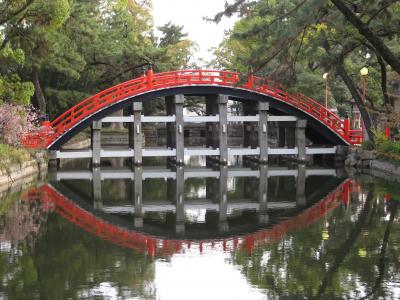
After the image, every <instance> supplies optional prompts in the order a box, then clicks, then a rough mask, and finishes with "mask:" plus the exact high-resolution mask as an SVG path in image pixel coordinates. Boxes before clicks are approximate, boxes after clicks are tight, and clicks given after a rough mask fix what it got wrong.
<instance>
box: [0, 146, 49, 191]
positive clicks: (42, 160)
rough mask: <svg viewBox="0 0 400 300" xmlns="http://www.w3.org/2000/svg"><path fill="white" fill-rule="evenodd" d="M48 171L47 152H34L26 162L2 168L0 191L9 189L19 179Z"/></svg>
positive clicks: (0, 171)
mask: <svg viewBox="0 0 400 300" xmlns="http://www.w3.org/2000/svg"><path fill="white" fill-rule="evenodd" d="M46 173H47V156H46V154H45V152H38V153H35V154H32V155H31V157H28V158H27V159H26V160H25V161H24V162H22V163H20V164H19V163H17V164H10V165H9V166H8V167H7V168H6V169H3V170H0V191H4V190H7V189H9V188H10V186H12V185H13V184H14V183H15V182H17V181H21V180H22V181H23V180H24V179H26V178H30V177H32V176H38V175H43V174H46Z"/></svg>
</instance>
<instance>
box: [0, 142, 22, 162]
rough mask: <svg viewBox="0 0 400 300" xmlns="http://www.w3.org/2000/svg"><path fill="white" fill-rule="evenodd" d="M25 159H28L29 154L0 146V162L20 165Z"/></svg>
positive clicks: (6, 146) (8, 146)
mask: <svg viewBox="0 0 400 300" xmlns="http://www.w3.org/2000/svg"><path fill="white" fill-rule="evenodd" d="M27 157H29V153H28V151H27V150H25V149H22V148H16V147H13V146H10V145H7V144H0V162H11V163H21V162H23V161H24V160H25V159H26V158H27Z"/></svg>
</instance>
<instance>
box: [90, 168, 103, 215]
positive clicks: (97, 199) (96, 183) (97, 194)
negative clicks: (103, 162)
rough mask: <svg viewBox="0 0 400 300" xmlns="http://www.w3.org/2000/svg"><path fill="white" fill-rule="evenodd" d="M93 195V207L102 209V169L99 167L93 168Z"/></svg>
mask: <svg viewBox="0 0 400 300" xmlns="http://www.w3.org/2000/svg"><path fill="white" fill-rule="evenodd" d="M92 196H93V208H94V209H95V210H101V209H102V208H103V201H102V199H101V170H100V168H99V167H95V168H93V169H92Z"/></svg>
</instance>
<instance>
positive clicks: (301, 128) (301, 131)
mask: <svg viewBox="0 0 400 300" xmlns="http://www.w3.org/2000/svg"><path fill="white" fill-rule="evenodd" d="M306 126H307V120H297V121H296V129H295V134H296V147H297V149H298V151H299V152H298V156H297V160H298V161H299V162H306V161H307V155H306Z"/></svg>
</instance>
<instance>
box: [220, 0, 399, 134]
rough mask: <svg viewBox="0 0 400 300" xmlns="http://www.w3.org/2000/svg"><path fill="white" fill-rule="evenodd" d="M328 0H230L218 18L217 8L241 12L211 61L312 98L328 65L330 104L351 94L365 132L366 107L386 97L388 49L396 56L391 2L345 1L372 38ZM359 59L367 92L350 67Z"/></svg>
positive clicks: (372, 108)
mask: <svg viewBox="0 0 400 300" xmlns="http://www.w3.org/2000/svg"><path fill="white" fill-rule="evenodd" d="M332 2H334V4H335V5H334V4H333V3H332ZM332 2H330V1H316V0H298V1H264V0H259V1H252V2H247V1H241V0H238V1H235V2H234V3H233V4H232V5H229V6H227V8H226V9H225V11H224V12H222V13H220V14H218V15H217V16H216V17H215V20H216V21H218V20H219V19H220V18H221V17H222V16H223V15H224V14H225V15H230V14H232V13H233V12H235V11H236V12H238V13H239V14H240V15H241V19H240V20H239V21H238V22H237V24H236V25H235V27H234V29H233V31H232V32H231V33H230V34H228V36H227V37H226V39H225V41H224V42H223V44H221V45H220V47H219V48H218V49H216V56H217V59H216V60H215V61H214V64H215V65H217V66H218V65H221V66H228V67H230V68H235V67H238V68H239V69H241V71H244V70H243V69H245V68H247V66H252V68H253V70H254V71H255V72H256V73H257V74H259V75H267V76H268V77H270V78H272V79H274V80H277V81H278V82H282V83H283V84H285V85H287V86H288V87H289V89H290V90H294V91H297V92H302V93H305V94H307V95H310V96H312V97H316V98H320V99H321V98H323V97H321V94H322V91H323V87H322V86H323V80H322V74H323V73H325V72H329V74H330V76H329V85H330V91H331V95H332V98H334V101H332V103H331V104H332V105H334V106H336V105H339V106H340V105H343V108H344V109H346V110H348V108H349V104H350V102H351V100H353V101H355V103H356V105H357V106H358V108H359V109H360V111H361V114H362V117H363V120H364V124H365V126H366V128H367V131H368V132H369V133H370V136H372V135H371V129H372V128H374V127H376V126H377V122H376V117H375V116H374V114H376V111H377V110H378V109H379V108H382V107H383V106H384V105H391V104H392V103H391V102H390V99H389V97H388V95H389V94H390V93H391V92H392V90H391V89H390V86H388V82H389V81H390V80H391V79H393V78H395V72H396V71H397V70H396V68H395V66H396V65H395V62H393V61H391V60H390V59H389V58H388V55H389V56H390V54H393V53H394V54H395V56H396V55H397V53H398V52H399V51H400V49H399V47H398V33H399V31H398V23H399V22H398V21H399V14H398V10H399V3H398V2H397V1H368V2H365V1H355V3H354V5H353V6H351V7H347V6H346V7H345V9H346V11H347V10H350V11H352V15H354V16H355V17H356V19H357V20H358V21H360V19H361V21H360V22H362V23H363V24H364V25H365V24H367V25H365V26H367V27H368V28H367V29H368V30H369V31H370V32H372V34H373V36H375V37H378V38H379V39H374V42H373V41H372V40H371V39H370V37H369V36H367V34H365V31H363V30H361V28H360V26H361V25H362V24H361V25H360V24H359V23H357V21H356V20H353V19H351V20H350V22H347V20H349V19H350V15H344V14H343V10H340V9H337V3H339V2H342V1H332ZM357 14H358V15H359V17H357V16H356V15H357ZM354 16H353V17H354ZM356 23H357V24H358V25H357V26H355V25H354V24H356ZM359 25H360V26H359ZM364 25H362V26H364ZM365 26H364V27H365ZM364 27H363V28H364ZM364 29H365V28H364ZM360 30H361V31H360ZM371 36H372V35H371ZM382 49H383V50H382ZM386 63H388V64H390V65H391V67H392V68H393V70H394V71H395V72H391V70H390V68H387V66H386ZM365 65H366V66H368V67H370V70H372V72H370V75H369V76H368V79H367V80H368V82H367V88H368V89H367V93H366V94H367V97H366V99H363V95H362V91H361V84H360V81H361V80H360V78H359V77H358V76H359V75H358V72H359V70H360V69H361V67H363V66H365ZM310 82H311V84H310ZM318 94H319V97H318ZM364 100H366V101H364ZM322 102H323V101H321V103H322ZM342 110H343V109H342ZM391 110H392V108H389V111H391Z"/></svg>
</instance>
